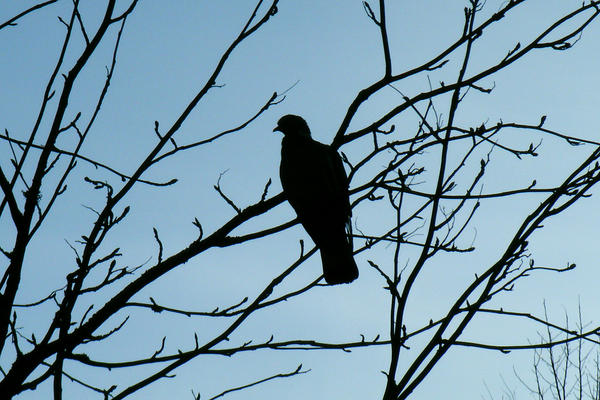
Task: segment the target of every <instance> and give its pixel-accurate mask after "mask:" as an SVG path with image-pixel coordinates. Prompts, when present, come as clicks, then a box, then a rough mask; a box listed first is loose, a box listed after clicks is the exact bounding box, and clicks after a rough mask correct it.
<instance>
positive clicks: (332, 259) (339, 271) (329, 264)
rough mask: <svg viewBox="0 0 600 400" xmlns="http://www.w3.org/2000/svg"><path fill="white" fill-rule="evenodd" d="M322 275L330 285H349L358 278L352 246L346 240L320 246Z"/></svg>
mask: <svg viewBox="0 0 600 400" xmlns="http://www.w3.org/2000/svg"><path fill="white" fill-rule="evenodd" d="M344 239H345V238H344ZM320 250H321V261H322V262H323V275H324V276H325V281H327V283H329V284H330V285H337V284H339V283H350V282H352V281H353V280H355V279H356V278H358V267H357V266H356V262H355V261H354V256H353V255H352V245H351V244H350V243H349V242H348V241H347V240H340V241H337V243H327V244H326V245H323V246H321V248H320Z"/></svg>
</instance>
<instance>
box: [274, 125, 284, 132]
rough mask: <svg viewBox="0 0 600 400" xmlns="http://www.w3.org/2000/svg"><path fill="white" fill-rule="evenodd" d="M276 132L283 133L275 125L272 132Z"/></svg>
mask: <svg viewBox="0 0 600 400" xmlns="http://www.w3.org/2000/svg"><path fill="white" fill-rule="evenodd" d="M277 131H279V132H283V131H282V130H281V128H280V127H279V125H277V126H276V127H275V128H273V132H277Z"/></svg>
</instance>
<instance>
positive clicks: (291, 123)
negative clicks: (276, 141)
mask: <svg viewBox="0 0 600 400" xmlns="http://www.w3.org/2000/svg"><path fill="white" fill-rule="evenodd" d="M276 131H279V132H281V133H283V134H284V135H286V136H292V137H310V129H309V128H308V124H307V123H306V121H305V120H304V118H302V117H299V116H297V115H291V114H288V115H284V116H283V117H281V118H280V119H279V121H278V122H277V126H276V127H275V129H273V132H276Z"/></svg>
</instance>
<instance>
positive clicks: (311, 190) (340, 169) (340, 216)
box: [275, 115, 358, 284]
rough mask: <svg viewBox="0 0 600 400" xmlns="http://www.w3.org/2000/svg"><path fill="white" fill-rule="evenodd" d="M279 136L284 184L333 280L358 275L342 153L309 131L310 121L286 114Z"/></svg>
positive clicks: (346, 280) (328, 277)
mask: <svg viewBox="0 0 600 400" xmlns="http://www.w3.org/2000/svg"><path fill="white" fill-rule="evenodd" d="M275 130H280V131H282V132H283V133H284V137H283V140H282V142H281V165H280V169H279V175H280V178H281V185H282V186H283V190H284V193H285V194H286V196H287V198H288V201H289V203H290V204H291V206H292V207H293V208H294V210H295V211H296V214H297V215H298V219H299V220H300V222H301V223H302V225H303V226H304V229H306V232H308V234H309V235H310V237H311V238H312V240H313V241H314V242H315V244H316V245H317V247H318V248H319V250H320V252H321V260H322V262H323V274H324V276H325V280H326V281H327V283H329V284H338V283H349V282H352V281H353V280H354V279H356V278H357V277H358V268H357V266H356V262H355V261H354V257H353V255H352V237H351V236H350V216H351V208H350V200H349V197H348V178H347V177H346V172H345V171H344V166H343V164H342V159H341V158H340V156H339V154H338V153H337V152H336V151H335V150H334V149H333V148H331V147H330V146H327V145H325V144H322V143H319V142H317V141H315V140H313V139H312V138H311V137H310V130H309V128H308V125H307V124H306V122H305V121H304V120H303V119H302V118H300V117H298V116H292V115H287V116H284V117H283V118H281V119H280V120H279V123H278V126H277V128H275Z"/></svg>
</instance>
